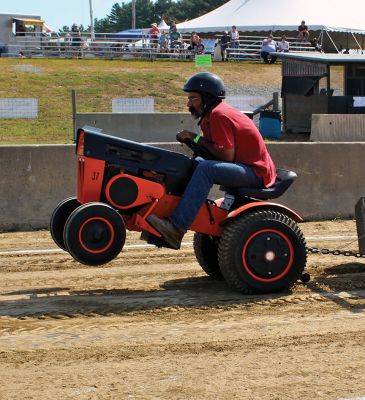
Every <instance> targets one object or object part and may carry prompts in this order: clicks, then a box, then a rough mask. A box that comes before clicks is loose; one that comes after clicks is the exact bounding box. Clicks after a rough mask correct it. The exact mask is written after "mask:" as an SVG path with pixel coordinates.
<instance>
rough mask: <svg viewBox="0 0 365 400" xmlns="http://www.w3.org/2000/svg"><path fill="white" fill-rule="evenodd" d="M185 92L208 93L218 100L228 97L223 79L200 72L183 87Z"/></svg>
mask: <svg viewBox="0 0 365 400" xmlns="http://www.w3.org/2000/svg"><path fill="white" fill-rule="evenodd" d="M183 91H184V92H198V93H208V94H210V95H211V96H213V97H216V98H218V99H224V98H225V97H226V89H225V87H224V83H223V81H222V79H221V78H220V77H219V76H217V75H214V74H211V73H210V72H199V73H197V74H195V75H193V76H191V77H190V78H189V79H188V80H187V81H186V83H185V85H184V87H183Z"/></svg>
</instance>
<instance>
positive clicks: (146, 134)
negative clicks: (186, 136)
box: [75, 113, 199, 143]
mask: <svg viewBox="0 0 365 400" xmlns="http://www.w3.org/2000/svg"><path fill="white" fill-rule="evenodd" d="M75 125H76V129H78V128H82V127H83V126H85V125H89V126H95V127H98V128H99V129H102V130H103V132H105V133H107V134H108V135H114V136H118V137H123V138H124V139H128V140H135V141H138V142H145V143H148V142H155V143H156V142H173V141H175V137H176V133H177V132H179V131H181V130H182V129H187V130H189V131H192V132H197V133H199V128H198V126H197V123H196V122H194V121H193V120H192V118H191V116H190V113H78V114H76V124H75Z"/></svg>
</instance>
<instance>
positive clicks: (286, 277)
mask: <svg viewBox="0 0 365 400" xmlns="http://www.w3.org/2000/svg"><path fill="white" fill-rule="evenodd" d="M305 246H306V244H305V239H304V236H303V234H302V232H301V231H300V229H299V227H298V225H297V224H296V223H295V221H293V220H292V219H291V218H289V217H288V216H287V215H285V214H282V213H280V212H278V211H274V210H262V211H256V212H253V213H249V214H246V215H242V216H240V217H238V218H237V219H235V220H233V221H232V222H231V223H229V224H227V226H226V228H225V230H224V232H223V235H222V237H221V239H220V242H219V248H218V260H219V265H220V269H221V271H222V274H223V276H224V278H225V279H226V281H227V283H228V285H229V286H230V287H232V288H233V289H236V290H238V291H240V292H243V293H270V292H277V291H281V290H286V289H288V288H290V287H291V286H292V285H293V284H294V283H295V282H296V281H297V280H298V279H300V277H301V276H302V273H303V270H304V267H305V264H306V259H307V255H306V247H305Z"/></svg>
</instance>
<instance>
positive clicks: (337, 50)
mask: <svg viewBox="0 0 365 400" xmlns="http://www.w3.org/2000/svg"><path fill="white" fill-rule="evenodd" d="M325 32H326V33H327V36H328V37H329V39H330V41H331V42H332V44H333V46H334V47H335V49H336V51H337V53H339V51H338V48H337V46H336V45H335V42H334V41H333V40H332V38H331V36H330V34H329V33H328V31H327V30H326V31H325Z"/></svg>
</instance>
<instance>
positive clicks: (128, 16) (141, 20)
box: [89, 0, 228, 32]
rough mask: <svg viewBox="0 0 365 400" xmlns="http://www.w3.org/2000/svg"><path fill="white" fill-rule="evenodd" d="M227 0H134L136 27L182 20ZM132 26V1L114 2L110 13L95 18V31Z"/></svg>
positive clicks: (196, 15) (194, 16)
mask: <svg viewBox="0 0 365 400" xmlns="http://www.w3.org/2000/svg"><path fill="white" fill-rule="evenodd" d="M227 1H228V0H210V1H208V0H177V1H174V0H157V1H156V2H155V3H153V2H152V1H151V0H136V28H149V27H150V25H151V23H152V22H159V21H160V20H161V19H165V21H166V23H167V24H170V23H171V22H172V21H173V20H175V21H176V22H182V21H185V20H186V19H193V18H196V17H199V16H201V15H203V14H206V13H207V12H209V11H212V10H214V9H215V8H217V7H219V6H221V5H222V4H224V3H226V2H227ZM131 26H132V2H131V1H130V2H128V3H125V2H122V3H115V4H114V5H113V6H112V8H111V11H110V14H109V15H107V16H106V17H105V18H102V19H99V20H98V19H95V23H94V27H95V32H118V31H121V30H124V29H130V28H131ZM89 29H90V28H89Z"/></svg>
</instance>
